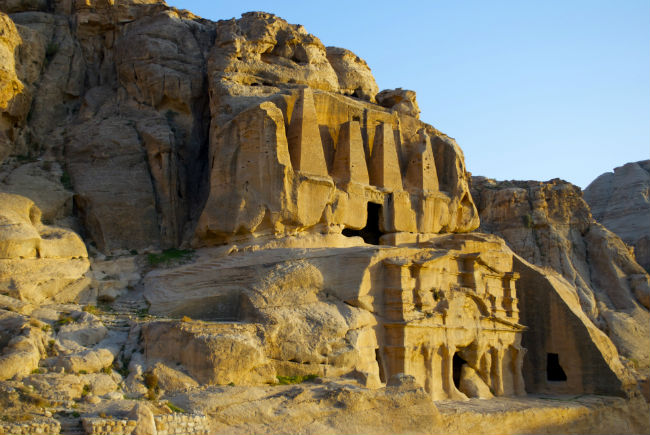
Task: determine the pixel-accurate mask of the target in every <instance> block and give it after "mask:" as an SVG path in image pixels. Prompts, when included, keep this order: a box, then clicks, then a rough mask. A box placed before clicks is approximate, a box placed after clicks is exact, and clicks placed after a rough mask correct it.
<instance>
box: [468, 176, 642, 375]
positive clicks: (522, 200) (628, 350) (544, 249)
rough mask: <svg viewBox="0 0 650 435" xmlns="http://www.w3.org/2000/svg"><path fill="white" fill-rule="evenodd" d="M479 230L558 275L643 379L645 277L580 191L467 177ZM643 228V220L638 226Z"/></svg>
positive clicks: (563, 185) (552, 183)
mask: <svg viewBox="0 0 650 435" xmlns="http://www.w3.org/2000/svg"><path fill="white" fill-rule="evenodd" d="M472 193H473V196H474V200H475V201H476V204H477V206H478V209H479V213H480V216H481V230H482V231H485V232H490V233H494V234H497V235H499V236H501V237H503V238H504V239H505V240H506V242H507V243H508V245H509V246H510V247H511V248H512V249H513V250H514V251H515V252H517V253H518V254H519V255H521V256H522V257H523V258H525V259H526V260H528V261H530V262H531V263H533V264H536V265H539V266H543V267H547V268H550V269H552V270H554V271H556V272H558V273H559V274H560V275H562V276H563V277H564V278H565V279H566V280H567V281H568V282H569V283H570V284H571V286H572V287H573V288H574V290H573V292H574V293H575V296H576V298H577V299H578V300H579V301H580V306H581V307H582V310H583V311H584V312H585V314H586V315H587V316H589V318H590V319H591V320H592V321H593V322H594V323H595V324H596V325H597V326H598V327H599V328H600V329H602V330H603V331H605V332H606V333H607V334H608V335H609V337H610V338H611V339H612V341H613V342H614V344H616V346H617V348H618V350H619V352H620V353H621V354H622V355H623V356H625V358H626V359H627V362H628V365H629V366H630V367H631V368H633V369H635V370H638V373H639V375H640V376H641V377H643V378H647V377H648V370H649V369H648V365H649V364H650V356H649V354H648V352H649V349H650V341H649V340H650V331H649V330H648V328H649V325H650V316H649V314H648V309H649V308H650V277H648V274H647V273H646V272H645V270H644V269H643V268H642V267H640V266H639V265H638V264H637V263H636V261H635V258H634V256H633V255H632V254H631V253H630V251H629V250H628V248H627V246H626V245H625V243H623V241H622V240H621V239H620V238H619V237H618V236H617V235H616V234H614V233H612V232H611V231H609V230H608V229H607V228H605V227H604V226H602V225H601V224H599V223H598V222H596V221H595V220H594V218H593V217H592V215H591V212H590V209H589V206H588V205H587V203H586V202H585V201H584V200H583V199H582V192H581V191H580V188H578V187H576V186H573V185H571V184H570V183H567V182H565V181H562V180H557V179H556V180H551V181H549V182H537V181H513V182H509V181H504V182H497V181H494V180H490V179H486V178H483V177H473V179H472ZM640 220H641V221H643V219H640Z"/></svg>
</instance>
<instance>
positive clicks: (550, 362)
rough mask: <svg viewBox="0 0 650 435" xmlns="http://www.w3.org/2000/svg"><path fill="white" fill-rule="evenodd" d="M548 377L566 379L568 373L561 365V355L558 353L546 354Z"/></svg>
mask: <svg viewBox="0 0 650 435" xmlns="http://www.w3.org/2000/svg"><path fill="white" fill-rule="evenodd" d="M546 379H547V380H549V381H560V382H562V381H566V373H564V369H563V368H562V366H561V365H560V356H559V355H558V354H557V353H548V354H546Z"/></svg>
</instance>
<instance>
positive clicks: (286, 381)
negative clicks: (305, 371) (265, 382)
mask: <svg viewBox="0 0 650 435" xmlns="http://www.w3.org/2000/svg"><path fill="white" fill-rule="evenodd" d="M276 377H277V378H278V384H280V385H291V384H300V383H303V382H307V381H312V380H314V379H316V378H317V377H318V375H314V374H309V375H295V376H276Z"/></svg>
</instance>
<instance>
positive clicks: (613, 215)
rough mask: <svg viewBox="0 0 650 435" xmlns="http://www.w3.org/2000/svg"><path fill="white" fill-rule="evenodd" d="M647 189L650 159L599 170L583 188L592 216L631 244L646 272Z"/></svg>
mask: <svg viewBox="0 0 650 435" xmlns="http://www.w3.org/2000/svg"><path fill="white" fill-rule="evenodd" d="M649 192H650V160H642V161H640V162H634V163H627V164H626V165H623V166H621V167H618V168H615V169H614V172H607V173H605V174H602V175H601V176H599V177H598V178H596V179H595V180H594V181H592V182H591V184H589V186H587V188H586V189H585V192H584V196H585V201H587V203H588V204H589V207H590V208H591V212H592V213H593V215H594V218H595V219H596V220H597V221H598V222H600V223H601V224H603V225H604V226H605V227H606V228H607V229H608V230H610V231H613V232H614V233H616V234H617V235H618V236H619V237H620V238H621V239H623V241H624V242H625V243H627V244H628V245H630V246H632V247H634V256H635V258H636V260H637V262H638V263H639V264H640V265H641V266H643V268H645V270H646V272H650V193H649Z"/></svg>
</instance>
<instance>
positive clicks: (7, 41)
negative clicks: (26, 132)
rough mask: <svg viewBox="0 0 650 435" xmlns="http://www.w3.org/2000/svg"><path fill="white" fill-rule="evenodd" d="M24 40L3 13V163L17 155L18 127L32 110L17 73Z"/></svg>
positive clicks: (0, 103) (0, 62)
mask: <svg viewBox="0 0 650 435" xmlns="http://www.w3.org/2000/svg"><path fill="white" fill-rule="evenodd" d="M21 43H22V38H21V37H20V34H19V33H18V30H17V29H16V25H15V23H14V22H13V20H12V19H11V18H9V16H7V15H6V14H4V13H2V12H0V162H1V161H2V160H3V159H4V158H5V157H6V156H8V155H9V154H11V153H12V152H14V145H13V141H14V140H15V138H16V137H15V136H16V135H17V129H16V128H15V124H16V123H18V122H22V121H23V120H24V117H25V116H27V112H28V111H29V103H30V98H29V96H28V95H27V90H26V89H25V85H24V83H23V82H22V81H21V80H20V78H19V77H18V75H17V71H16V69H17V68H16V56H15V52H16V51H17V48H18V46H19V45H20V44H21Z"/></svg>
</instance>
